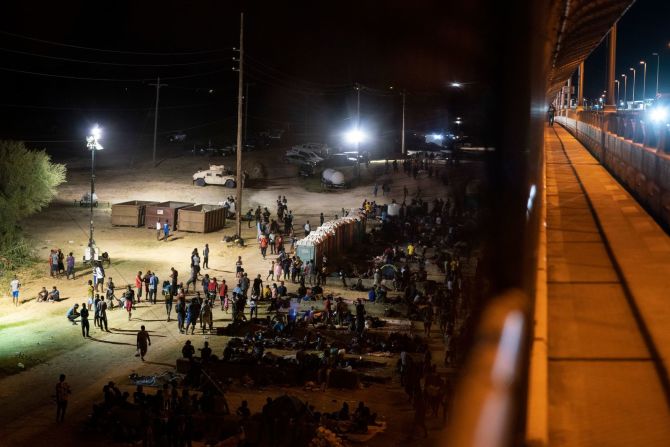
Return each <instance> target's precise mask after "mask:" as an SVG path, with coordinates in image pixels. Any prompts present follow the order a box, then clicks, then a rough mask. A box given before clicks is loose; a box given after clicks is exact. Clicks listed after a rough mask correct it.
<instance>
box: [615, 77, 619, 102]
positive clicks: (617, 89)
mask: <svg viewBox="0 0 670 447" xmlns="http://www.w3.org/2000/svg"><path fill="white" fill-rule="evenodd" d="M614 83H615V84H616V100H615V101H614V103H615V104H619V96H620V93H621V89H620V87H621V85H620V84H621V83H620V82H619V80H618V79H615V80H614Z"/></svg>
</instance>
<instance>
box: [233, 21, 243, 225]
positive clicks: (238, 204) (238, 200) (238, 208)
mask: <svg viewBox="0 0 670 447" xmlns="http://www.w3.org/2000/svg"><path fill="white" fill-rule="evenodd" d="M239 51H240V58H239V63H240V66H239V69H238V70H239V72H240V76H239V78H238V82H237V181H236V183H237V194H236V197H235V223H236V230H235V231H236V234H237V235H238V236H239V237H242V188H243V187H244V184H243V183H244V176H243V175H242V110H243V109H242V105H243V104H242V103H243V99H244V97H243V96H242V93H243V92H242V90H243V87H244V13H243V12H242V13H240V50H239Z"/></svg>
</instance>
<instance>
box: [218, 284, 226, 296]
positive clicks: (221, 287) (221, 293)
mask: <svg viewBox="0 0 670 447" xmlns="http://www.w3.org/2000/svg"><path fill="white" fill-rule="evenodd" d="M227 293H228V285H227V284H226V283H221V284H219V296H225V295H226V294H227Z"/></svg>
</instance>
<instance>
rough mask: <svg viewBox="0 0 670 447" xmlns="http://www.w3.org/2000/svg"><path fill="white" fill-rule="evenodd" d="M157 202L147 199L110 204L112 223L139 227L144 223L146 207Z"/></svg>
mask: <svg viewBox="0 0 670 447" xmlns="http://www.w3.org/2000/svg"><path fill="white" fill-rule="evenodd" d="M156 203H158V202H152V201H148V200H131V201H129V202H122V203H115V204H114V205H112V225H119V226H126V227H141V226H142V225H144V218H145V216H146V211H147V210H146V207H147V206H148V205H155V204H156Z"/></svg>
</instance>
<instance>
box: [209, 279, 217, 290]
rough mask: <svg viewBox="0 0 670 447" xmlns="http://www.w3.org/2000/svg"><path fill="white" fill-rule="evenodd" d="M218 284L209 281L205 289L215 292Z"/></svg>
mask: <svg viewBox="0 0 670 447" xmlns="http://www.w3.org/2000/svg"><path fill="white" fill-rule="evenodd" d="M217 286H218V284H217V283H215V282H214V281H210V282H209V284H207V290H208V291H210V292H216V288H217Z"/></svg>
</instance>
